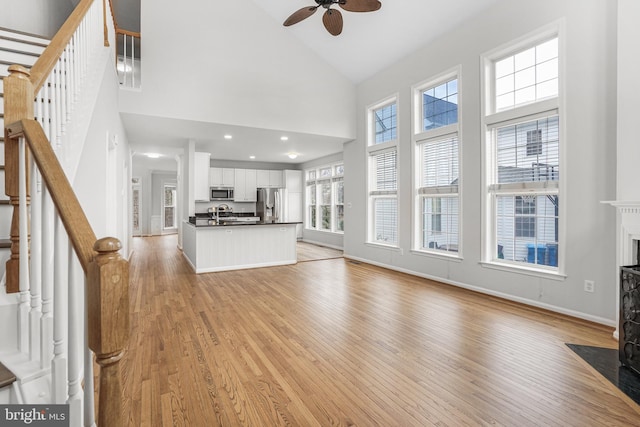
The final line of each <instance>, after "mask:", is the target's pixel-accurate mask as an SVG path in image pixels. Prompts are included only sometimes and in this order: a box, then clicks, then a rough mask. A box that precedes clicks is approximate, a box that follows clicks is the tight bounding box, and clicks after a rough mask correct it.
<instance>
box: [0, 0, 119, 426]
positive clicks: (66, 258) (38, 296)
mask: <svg viewBox="0 0 640 427" xmlns="http://www.w3.org/2000/svg"><path fill="white" fill-rule="evenodd" d="M104 1H105V0H103V3H102V4H100V2H94V1H93V0H81V1H80V3H79V4H78V5H77V7H76V9H75V10H74V11H73V13H72V14H71V15H70V17H69V18H68V19H67V21H66V22H65V24H64V25H63V26H62V27H61V29H60V30H59V31H58V33H57V34H56V35H55V36H54V37H53V39H52V40H51V42H50V44H49V47H48V48H47V49H46V50H45V51H44V53H43V54H42V55H41V57H40V58H39V59H38V61H37V62H36V64H34V66H33V67H32V68H31V70H27V69H25V68H23V67H21V66H19V65H12V66H11V67H10V68H9V71H10V75H9V76H8V77H6V78H5V79H4V102H5V107H4V114H5V130H4V133H5V163H6V165H5V192H6V194H7V195H8V196H9V198H10V203H11V204H12V205H13V207H14V211H13V216H12V225H11V242H12V248H11V257H10V259H9V261H8V262H7V268H6V287H7V292H11V291H14V292H16V291H17V292H19V308H18V312H19V319H18V325H19V336H20V339H19V343H18V345H19V350H20V351H21V352H23V353H25V354H29V356H30V358H31V359H32V360H34V361H37V362H39V363H40V367H41V369H42V370H44V371H47V370H49V369H50V371H51V378H52V387H51V402H52V403H68V404H69V405H70V415H71V418H72V419H74V420H80V419H82V418H84V424H85V425H94V424H95V420H94V414H93V412H94V410H93V407H94V400H93V396H94V386H93V355H92V353H91V350H92V351H93V353H95V358H96V362H97V364H98V365H99V366H100V372H99V381H100V383H99V397H100V398H99V411H98V415H99V417H98V420H99V423H98V424H99V425H100V426H120V425H123V424H124V423H123V419H122V409H121V405H122V384H121V379H120V369H119V361H120V359H121V358H122V356H123V354H124V348H125V345H126V342H127V340H128V334H129V310H128V305H129V298H128V286H129V266H128V262H127V261H126V260H123V259H122V258H121V257H120V255H119V253H118V251H119V250H120V248H121V244H120V242H119V241H118V240H117V239H115V238H104V239H100V240H97V239H96V236H95V233H94V232H93V230H92V228H91V225H90V224H89V222H88V220H87V218H86V215H85V214H84V212H83V210H82V208H81V206H80V203H79V202H78V199H77V197H76V196H75V194H74V192H73V189H72V187H71V185H70V183H69V181H68V179H67V177H66V175H65V172H64V170H63V168H62V165H61V164H60V162H59V160H58V158H57V156H56V153H55V149H57V148H58V147H59V145H60V143H61V136H62V135H64V132H65V127H66V125H67V124H68V123H69V120H70V119H71V117H72V114H71V113H72V111H73V108H74V105H75V101H76V99H77V98H78V96H79V93H81V91H82V90H83V86H84V85H85V83H87V80H88V79H87V78H86V76H87V70H88V69H90V68H91V65H92V62H91V61H92V60H93V59H94V58H95V57H96V53H97V51H98V50H99V49H103V48H104V46H105V45H108V44H107V43H108V38H109V36H108V31H104V32H103V29H104V28H105V22H112V21H110V19H111V17H110V16H105V14H104V10H105V5H104ZM112 40H113V39H112ZM34 100H35V102H34ZM30 204H31V206H29V205H30ZM30 229H31V231H32V234H31V235H30V234H29V232H30ZM74 253H75V256H77V258H76V257H74V256H73V254H74ZM78 262H79V264H80V266H81V268H82V270H83V271H84V275H85V278H84V296H83V292H82V291H83V287H82V286H81V283H80V279H78V278H77V277H76V274H75V272H76V271H78V268H76V264H77V263H78ZM83 299H84V300H85V301H82V300H83ZM29 337H31V338H29ZM83 342H84V343H85V345H82V343H83ZM83 348H84V350H83ZM83 360H84V362H83ZM83 365H84V370H83ZM83 383H84V389H83ZM83 404H84V407H83ZM75 424H76V422H74V425H75ZM78 425H79V422H78Z"/></svg>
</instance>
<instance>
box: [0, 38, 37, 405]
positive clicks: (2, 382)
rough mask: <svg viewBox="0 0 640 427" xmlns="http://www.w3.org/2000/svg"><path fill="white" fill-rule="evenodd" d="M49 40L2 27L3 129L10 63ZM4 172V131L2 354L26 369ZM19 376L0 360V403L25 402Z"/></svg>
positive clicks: (22, 60)
mask: <svg viewBox="0 0 640 427" xmlns="http://www.w3.org/2000/svg"><path fill="white" fill-rule="evenodd" d="M48 44H49V40H47V39H45V38H42V37H39V36H35V35H31V34H27V33H23V32H19V31H12V30H9V29H6V28H0V124H1V125H2V129H4V86H3V83H4V78H5V77H7V76H8V75H9V71H8V68H9V66H10V65H12V64H19V65H22V66H24V67H25V68H31V66H33V64H34V63H35V62H36V60H37V59H38V58H39V57H40V54H41V53H42V52H43V51H44V49H45V48H46V47H47V45H48ZM4 173H5V166H4V132H3V134H2V135H1V136H0V276H1V277H2V280H1V288H0V319H2V322H1V324H2V325H3V329H4V331H5V333H4V334H3V338H6V339H3V340H2V341H1V342H0V354H2V355H3V357H2V358H3V359H8V360H12V361H13V362H14V364H16V362H17V364H16V365H15V367H13V368H12V369H14V370H16V371H19V372H23V371H24V370H25V366H22V365H24V361H22V362H20V361H19V359H20V358H19V357H16V354H17V350H18V348H17V336H16V331H17V322H16V321H17V306H18V299H17V297H16V296H12V295H10V294H7V293H6V276H5V274H4V273H5V264H6V262H7V260H8V259H9V257H10V255H11V240H10V227H11V214H12V209H11V205H10V203H9V199H8V197H7V196H6V194H5V192H4V182H5V176H4ZM27 365H28V364H27ZM26 369H27V370H28V369H29V368H28V367H26ZM36 371H37V372H35V374H36V375H35V378H34V375H33V373H32V374H31V375H29V377H30V379H31V381H24V384H25V385H26V384H27V383H28V382H33V383H37V381H33V380H34V379H36V378H41V377H42V376H44V375H45V374H46V373H45V372H42V371H41V370H40V369H36ZM16 380H17V378H16V375H15V374H14V373H13V372H12V371H11V370H10V369H9V368H7V367H6V366H5V365H4V364H2V363H0V404H15V403H23V402H24V396H23V395H22V390H21V387H19V386H18V383H16ZM23 380H27V376H25V378H23ZM31 388H33V387H31ZM35 399H36V396H30V398H29V400H31V401H34V400H35Z"/></svg>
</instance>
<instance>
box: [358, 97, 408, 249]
mask: <svg viewBox="0 0 640 427" xmlns="http://www.w3.org/2000/svg"><path fill="white" fill-rule="evenodd" d="M393 103H395V105H396V123H397V126H396V139H393V140H390V141H386V142H381V143H377V144H376V141H375V137H376V123H375V119H374V117H373V115H374V112H375V111H376V110H378V109H380V108H383V107H385V106H387V105H390V104H393ZM400 109H401V108H400V102H399V96H398V94H397V93H396V94H394V95H391V96H389V97H387V98H384V99H382V100H381V101H379V102H376V103H375V104H372V105H370V106H368V107H367V111H366V114H367V117H366V122H367V149H366V156H367V159H366V160H367V244H368V245H373V246H378V247H386V248H392V249H398V248H399V247H400V230H399V226H397V228H396V236H397V238H396V242H393V243H387V242H385V241H380V240H376V237H375V210H374V203H375V200H376V199H377V198H381V197H384V198H393V199H395V200H396V218H397V219H398V220H397V223H399V218H400V203H399V191H400V185H399V184H400V183H399V176H400V152H399V141H400V133H401V126H400V125H399V123H400V117H401V116H400V114H401V111H400ZM385 151H395V152H396V189H395V190H384V191H377V190H376V189H375V177H374V176H373V173H374V172H375V170H374V167H373V158H374V156H375V155H377V154H381V153H383V152H385ZM398 225H399V224H398Z"/></svg>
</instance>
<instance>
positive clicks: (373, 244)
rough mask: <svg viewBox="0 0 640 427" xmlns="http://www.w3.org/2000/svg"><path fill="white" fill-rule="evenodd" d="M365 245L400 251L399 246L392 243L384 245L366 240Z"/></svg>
mask: <svg viewBox="0 0 640 427" xmlns="http://www.w3.org/2000/svg"><path fill="white" fill-rule="evenodd" d="M365 245H367V246H371V247H372V248H379V249H389V250H392V251H396V252H400V248H399V247H398V246H394V245H385V244H384V243H378V242H366V243H365Z"/></svg>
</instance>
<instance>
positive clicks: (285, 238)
mask: <svg viewBox="0 0 640 427" xmlns="http://www.w3.org/2000/svg"><path fill="white" fill-rule="evenodd" d="M296 224H299V222H275V223H262V222H258V223H256V224H241V223H240V224H234V225H196V224H193V223H191V222H188V221H185V223H184V227H182V230H183V236H182V247H183V254H184V257H185V258H186V259H187V261H188V262H189V264H190V265H191V268H193V270H194V271H195V272H196V273H211V272H215V271H226V270H239V269H244V268H256V267H269V266H274V265H286V264H295V263H296V262H297V256H296V241H297V238H296Z"/></svg>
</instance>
